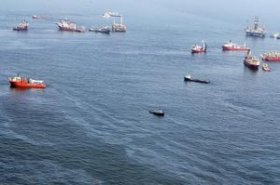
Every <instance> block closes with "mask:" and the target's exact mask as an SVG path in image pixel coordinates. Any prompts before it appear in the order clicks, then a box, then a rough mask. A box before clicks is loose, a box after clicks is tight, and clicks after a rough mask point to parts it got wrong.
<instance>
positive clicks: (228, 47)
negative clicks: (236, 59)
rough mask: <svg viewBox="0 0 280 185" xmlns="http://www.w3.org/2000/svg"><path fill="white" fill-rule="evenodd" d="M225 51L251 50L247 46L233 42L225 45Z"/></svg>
mask: <svg viewBox="0 0 280 185" xmlns="http://www.w3.org/2000/svg"><path fill="white" fill-rule="evenodd" d="M222 48H223V51H249V50H250V48H248V47H247V46H246V45H245V44H244V45H243V46H242V45H239V44H236V43H233V42H231V41H229V42H228V43H225V44H224V45H223V46H222Z"/></svg>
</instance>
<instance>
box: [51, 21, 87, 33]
mask: <svg viewBox="0 0 280 185" xmlns="http://www.w3.org/2000/svg"><path fill="white" fill-rule="evenodd" d="M56 24H57V26H58V29H59V31H69V32H85V28H84V27H78V26H77V24H75V23H74V22H71V21H68V20H60V21H59V22H57V23H56Z"/></svg>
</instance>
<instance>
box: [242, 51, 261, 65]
mask: <svg viewBox="0 0 280 185" xmlns="http://www.w3.org/2000/svg"><path fill="white" fill-rule="evenodd" d="M244 65H245V66H247V67H248V68H250V69H252V70H258V69H259V66H260V61H259V60H258V59H257V58H255V57H254V56H252V55H251V51H250V50H249V51H248V53H247V54H246V56H245V58H244Z"/></svg>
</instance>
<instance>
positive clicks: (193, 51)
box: [192, 49, 206, 54]
mask: <svg viewBox="0 0 280 185" xmlns="http://www.w3.org/2000/svg"><path fill="white" fill-rule="evenodd" d="M195 53H206V51H205V50H204V49H201V50H195V49H192V54H195Z"/></svg>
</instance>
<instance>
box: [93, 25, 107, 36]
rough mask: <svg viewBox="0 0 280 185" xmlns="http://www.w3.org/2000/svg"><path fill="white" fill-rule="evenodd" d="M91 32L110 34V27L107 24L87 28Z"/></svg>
mask: <svg viewBox="0 0 280 185" xmlns="http://www.w3.org/2000/svg"><path fill="white" fill-rule="evenodd" d="M89 31H91V32H96V33H105V34H110V32H111V29H110V28H109V27H108V26H101V27H98V28H91V29H89Z"/></svg>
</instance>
